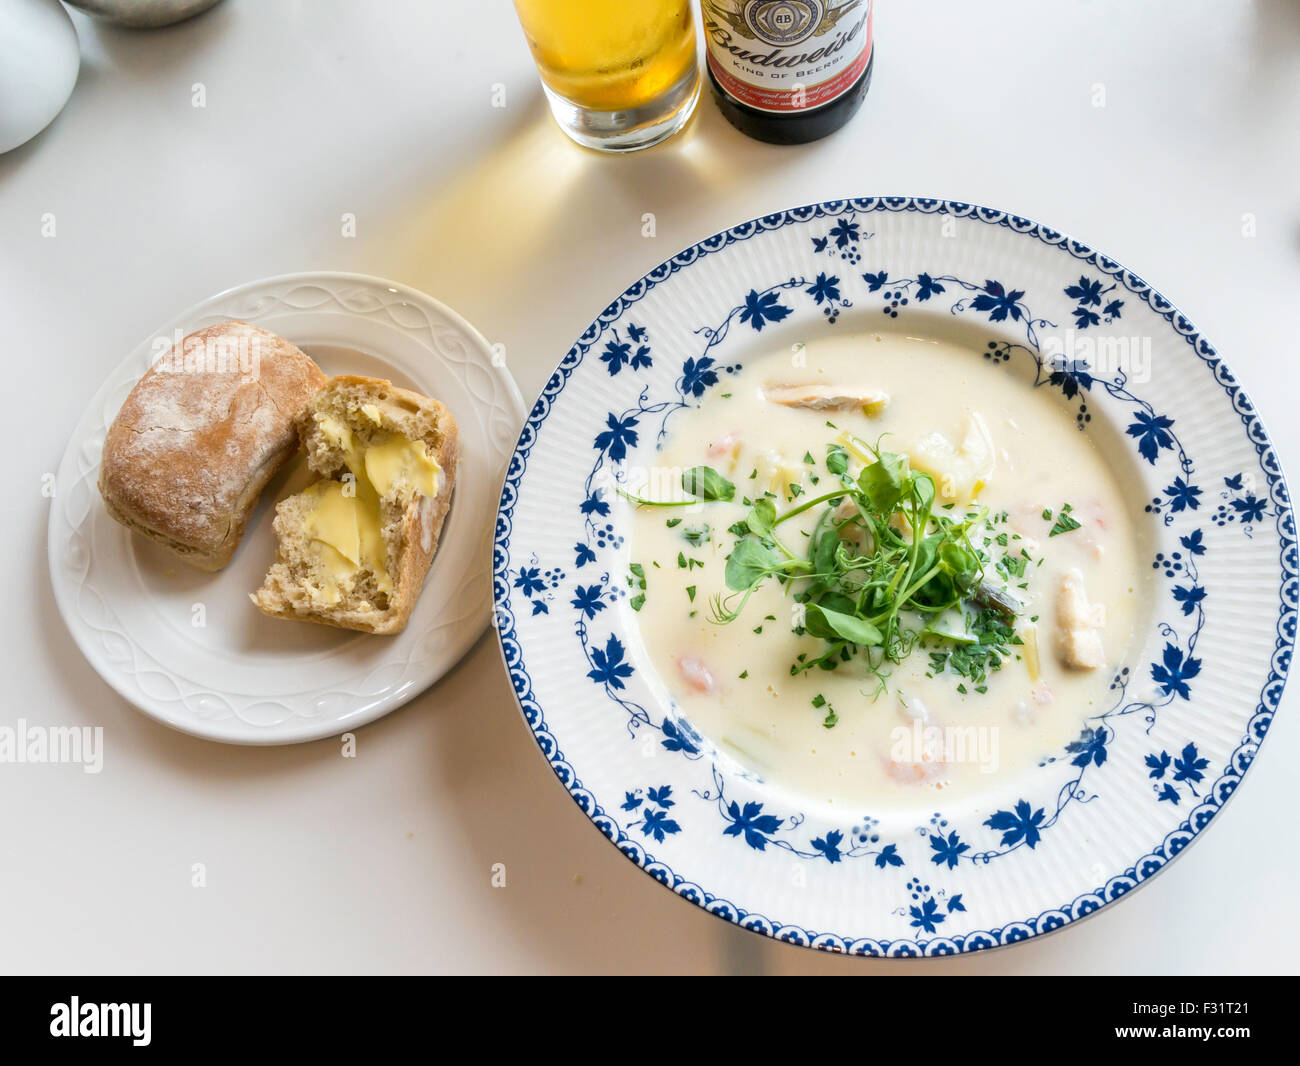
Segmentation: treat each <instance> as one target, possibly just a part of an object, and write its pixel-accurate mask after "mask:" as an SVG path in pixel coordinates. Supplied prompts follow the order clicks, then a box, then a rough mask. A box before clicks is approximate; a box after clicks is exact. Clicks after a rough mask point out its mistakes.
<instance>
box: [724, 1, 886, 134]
mask: <svg viewBox="0 0 1300 1066" xmlns="http://www.w3.org/2000/svg"><path fill="white" fill-rule="evenodd" d="M873 6H874V5H873V3H872V0H702V7H703V11H704V36H705V40H706V42H707V44H708V57H709V68H710V69H711V70H712V71H713V76H714V77H715V78H717V80H718V83H719V84H720V85H721V86H722V88H723V90H724V91H725V92H726V93H727V94H728V95H730V96H732V97H733V98H735V99H736V100H737V101H739V102H740V103H742V104H746V105H748V106H749V107H752V108H756V109H757V110H759V111H771V112H775V113H780V114H786V113H790V112H797V111H806V110H808V109H810V108H814V107H822V106H824V105H825V104H829V103H831V102H832V101H833V100H835V99H837V98H838V97H839V96H841V95H842V94H843V93H845V92H847V91H848V90H849V89H851V88H852V87H853V85H854V83H855V82H856V81H857V80H858V78H859V77H860V76H861V75H862V72H863V71H864V70H866V69H867V64H868V63H869V62H870V61H871V17H872V14H873V11H872V8H873Z"/></svg>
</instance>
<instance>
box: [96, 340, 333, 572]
mask: <svg viewBox="0 0 1300 1066" xmlns="http://www.w3.org/2000/svg"><path fill="white" fill-rule="evenodd" d="M326 380H327V379H326V376H325V374H324V373H323V372H322V371H321V369H320V367H318V366H317V365H316V364H315V363H314V362H313V361H312V360H311V359H310V358H309V357H308V356H306V355H304V354H303V353H302V352H301V351H299V350H298V349H297V348H296V347H294V346H293V345H292V344H290V343H289V342H288V341H287V340H285V339H284V338H283V337H278V336H276V335H275V334H274V333H269V332H268V331H266V330H264V329H260V328H259V327H257V326H250V325H248V324H247V323H245V322H223V323H221V324H220V325H216V326H209V327H208V328H207V329H201V330H199V331H198V332H196V333H191V334H190V335H189V336H187V337H185V338H184V340H183V341H182V342H181V343H180V344H179V345H173V346H172V348H171V349H170V350H169V351H167V352H166V353H164V354H163V355H162V356H161V357H160V358H159V359H158V361H157V362H155V363H154V365H153V366H152V367H150V368H149V370H148V371H147V372H146V373H145V375H144V377H142V378H141V379H140V380H139V381H138V382H137V383H136V385H135V387H134V388H133V389H132V390H131V392H130V395H128V396H127V398H126V402H125V403H123V404H122V409H121V410H120V411H119V412H118V413H117V417H116V418H114V419H113V424H112V425H111V426H109V429H108V434H107V436H106V437H105V438H104V452H103V456H102V459H101V462H100V468H99V491H100V494H101V495H102V496H103V497H104V503H105V505H106V506H107V508H108V513H109V514H110V515H112V516H113V517H114V518H115V519H117V521H119V522H121V523H122V524H123V525H124V526H126V527H127V528H129V529H131V530H133V531H135V532H136V533H139V534H140V535H141V536H145V537H148V538H149V539H150V540H153V541H156V542H158V543H159V544H161V545H163V546H164V547H166V548H168V549H170V550H171V551H172V552H173V553H174V554H175V555H176V556H177V557H178V558H179V559H181V560H182V561H184V562H186V563H188V564H189V565H190V566H194V567H197V568H198V569H200V570H220V569H221V568H222V567H223V566H225V565H226V563H228V562H229V561H230V558H231V556H232V555H233V554H234V553H235V549H236V548H237V547H238V546H239V541H240V539H241V538H242V537H243V535H244V527H245V526H246V525H247V524H248V519H249V516H250V515H251V514H252V513H253V509H254V507H255V506H256V505H257V498H258V496H259V495H260V494H261V492H262V489H263V488H264V487H265V486H266V483H267V482H268V481H270V480H271V478H272V477H273V476H274V475H275V473H276V471H277V470H279V469H280V467H281V466H283V465H284V463H285V462H286V461H287V460H288V459H289V458H290V457H291V456H292V455H293V454H294V453H295V452H296V451H297V450H298V433H297V429H296V427H295V422H296V419H297V418H298V416H299V415H300V414H301V413H302V411H303V409H304V408H305V407H306V406H307V403H308V402H309V401H310V400H311V398H312V396H313V395H315V394H316V392H317V391H318V390H319V389H320V388H321V386H322V385H323V384H324V383H325V381H326Z"/></svg>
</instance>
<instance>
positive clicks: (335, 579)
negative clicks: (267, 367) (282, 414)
mask: <svg viewBox="0 0 1300 1066" xmlns="http://www.w3.org/2000/svg"><path fill="white" fill-rule="evenodd" d="M298 433H299V436H300V437H301V439H302V443H303V446H304V447H305V448H306V450H307V463H308V466H310V467H311V469H312V470H313V471H315V472H316V473H318V474H320V475H321V480H320V481H317V482H316V483H315V484H312V485H309V486H308V487H307V488H306V489H305V490H304V491H302V492H300V493H298V494H297V495H296V496H290V497H288V498H287V499H284V500H282V501H280V503H279V504H278V505H277V506H276V510H275V523H274V526H273V528H274V529H275V533H276V536H277V537H278V538H279V541H280V547H279V552H278V554H277V557H276V561H275V562H274V563H273V564H272V566H271V569H270V570H269V571H268V572H267V575H266V580H265V581H264V582H263V583H262V587H261V588H260V589H258V590H257V592H255V593H253V596H252V599H253V602H254V603H255V604H256V605H257V607H258V609H259V610H261V611H263V612H265V613H266V614H269V615H274V616H275V617H277V618H297V619H301V620H302V621H306V622H319V623H322V624H324V625H331V626H339V627H341V628H343V629H357V630H361V631H362V632H365V633H388V634H392V633H400V632H401V631H402V630H403V629H404V628H405V627H406V623H407V621H408V620H409V619H410V617H411V611H412V610H413V609H414V607H415V602H416V600H417V599H419V596H420V590H421V588H422V586H423V584H424V578H425V575H426V574H427V573H428V571H429V564H430V562H431V561H432V560H433V556H434V553H435V552H436V551H437V548H438V538H439V535H440V534H441V532H442V523H443V520H444V519H445V518H446V516H447V509H448V507H449V505H450V503H451V493H452V489H453V487H454V486H455V483H456V465H457V462H458V460H459V458H460V431H459V429H458V428H457V426H456V420H455V419H454V418H453V417H452V416H451V412H450V411H448V410H447V408H446V407H444V406H443V405H442V404H441V403H439V402H438V401H437V400H431V399H429V398H428V397H426V396H421V395H420V394H419V393H415V392H410V391H409V390H407V389H400V388H398V387H397V386H395V385H394V384H393V383H392V382H391V381H384V380H382V379H379V378H366V377H356V376H352V375H344V376H342V377H336V378H332V379H330V381H329V382H328V383H327V384H326V385H325V387H324V388H323V389H321V390H320V392H318V393H317V394H316V396H315V398H314V399H313V400H312V401H311V403H310V404H309V405H308V407H307V409H306V411H305V412H304V413H303V414H302V416H301V417H300V418H299V420H298Z"/></svg>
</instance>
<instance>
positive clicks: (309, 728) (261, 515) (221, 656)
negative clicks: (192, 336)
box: [49, 273, 524, 744]
mask: <svg viewBox="0 0 1300 1066" xmlns="http://www.w3.org/2000/svg"><path fill="white" fill-rule="evenodd" d="M232 318H236V319H242V320H243V321H246V322H252V323H255V324H257V325H259V326H262V327H264V328H266V329H269V330H271V331H273V332H275V333H278V334H280V335H282V336H284V337H287V338H288V339H289V340H291V341H293V342H294V343H295V344H297V345H298V346H299V347H301V348H302V349H303V350H304V351H306V352H307V353H308V354H309V355H311V356H312V357H313V358H315V359H316V360H317V362H319V363H320V365H321V367H322V368H323V369H324V370H325V372H326V373H328V374H339V373H359V374H369V375H372V376H376V377H385V378H389V379H391V380H392V381H393V382H395V383H396V384H398V385H401V386H405V387H407V388H412V389H415V390H416V391H418V392H422V393H425V394H427V395H430V396H435V397H437V398H438V399H440V400H442V401H443V402H444V403H445V404H446V405H447V406H448V407H449V408H450V409H451V412H452V414H454V415H455V417H456V420H457V422H458V423H459V424H460V430H461V438H462V455H461V463H460V470H459V472H458V476H457V479H456V491H455V495H454V497H453V499H452V507H451V513H450V514H449V515H448V517H447V523H446V526H445V527H444V529H443V534H442V540H441V544H440V546H439V549H438V554H437V556H436V557H435V559H434V561H433V567H432V569H431V570H430V572H429V576H428V579H427V581H426V584H425V589H424V592H423V594H422V596H421V597H420V601H419V603H418V605H417V606H416V609H415V612H414V614H413V615H412V618H411V622H410V624H409V625H408V626H407V628H406V630H405V632H403V633H402V634H401V635H399V636H396V637H375V636H366V635H364V634H359V633H351V632H348V631H345V630H341V629H332V628H329V627H326V626H318V625H311V624H306V623H297V622H288V621H283V620H280V619H274V618H268V617H266V616H265V615H263V614H261V613H260V612H259V611H258V610H257V609H256V608H255V607H254V606H253V604H252V603H251V602H250V601H249V598H248V594H249V593H250V592H251V591H253V590H254V589H256V588H257V587H258V586H259V585H260V584H261V581H262V576H263V574H264V573H265V572H266V568H267V566H268V565H269V564H270V563H271V561H272V559H273V558H274V557H275V535H274V533H273V532H272V531H271V516H272V513H273V509H274V505H275V502H276V501H277V500H279V499H281V498H283V497H284V496H285V495H287V494H289V493H291V492H296V491H298V490H299V489H301V488H302V487H303V486H304V485H305V484H307V483H308V481H309V480H311V477H310V475H309V472H308V471H307V469H306V464H305V462H304V461H303V459H302V457H301V456H300V457H299V458H298V459H296V460H294V461H293V462H292V463H290V464H289V465H288V466H287V467H286V469H285V470H283V471H281V472H280V474H279V475H278V476H277V477H276V478H275V479H274V480H273V481H272V482H271V483H270V485H268V486H267V488H266V490H265V491H264V492H263V494H262V500H261V503H260V504H259V506H258V509H257V512H256V513H255V514H254V516H253V518H252V520H251V521H250V523H249V526H248V530H247V532H246V533H245V534H244V540H243V543H242V544H241V545H240V547H239V550H238V551H237V552H236V553H235V557H234V559H233V560H232V561H231V563H230V565H228V566H227V567H226V568H225V569H224V570H222V571H220V572H219V573H216V574H208V573H203V572H201V571H198V570H193V569H191V568H190V567H187V566H186V565H185V564H183V563H181V562H178V561H177V560H176V559H174V558H173V557H172V556H171V555H170V554H169V553H168V552H167V551H166V550H165V549H163V548H161V547H158V546H157V545H155V544H153V543H151V542H149V541H147V540H145V539H144V538H142V537H138V536H134V535H132V534H131V533H129V532H128V531H127V530H126V529H125V528H124V527H122V526H120V525H119V524H118V523H116V522H115V521H113V519H112V518H110V517H109V516H108V513H107V512H106V511H105V509H104V505H103V501H102V500H101V499H100V496H99V490H98V488H97V481H98V477H99V459H100V452H101V450H102V448H103V443H104V436H105V434H106V432H107V430H108V426H109V424H110V423H111V422H112V420H113V417H114V416H115V415H116V413H117V411H118V409H119V408H120V407H121V405H122V403H123V401H124V400H125V399H126V396H127V393H129V392H130V390H131V388H132V386H133V385H134V384H135V382H136V381H137V380H138V379H139V378H140V376H141V375H142V374H143V373H144V372H145V371H146V370H147V369H148V368H149V366H150V365H151V363H152V362H153V360H154V358H155V355H156V353H155V350H154V341H155V337H168V338H170V337H171V336H172V335H173V334H174V332H175V331H177V330H179V331H181V332H182V333H190V332H192V331H194V330H197V329H201V328H203V327H204V326H209V325H212V324H214V323H217V322H222V321H225V320H227V319H232ZM155 337H150V338H148V339H146V340H145V341H143V342H142V343H141V344H140V345H139V346H138V347H137V348H136V349H135V350H134V351H133V352H132V353H131V355H130V356H129V357H128V358H127V359H126V361H125V362H123V363H122V364H121V365H120V366H119V367H118V368H117V369H116V370H114V371H113V373H112V374H111V375H109V378H108V380H107V381H106V382H104V384H103V386H102V387H101V388H100V389H99V391H98V392H97V393H96V394H95V397H94V399H93V400H92V401H91V403H90V406H89V408H88V409H87V410H86V413H85V414H84V415H83V416H82V418H81V421H80V422H79V423H78V424H77V428H76V430H75V431H74V432H73V434H72V439H71V440H70V441H69V443H68V449H67V451H66V453H65V454H64V456H63V461H62V462H61V463H60V465H59V472H58V481H57V494H56V496H55V499H54V505H53V508H52V509H51V512H50V533H49V553H50V578H51V581H52V582H53V585H54V594H55V598H56V599H57V601H58V605H59V610H60V611H61V612H62V614H63V618H64V621H66V622H67V624H68V628H69V630H71V632H72V636H73V638H74V639H75V640H76V642H77V645H78V646H79V647H80V648H81V651H82V653H83V654H84V655H85V656H86V658H87V659H88V660H89V662H90V664H91V665H92V666H93V667H94V668H95V669H96V670H97V671H98V672H99V674H100V676H101V677H103V678H104V680H105V681H107V682H108V683H109V684H110V685H112V686H113V688H115V689H116V690H117V691H118V692H119V693H120V694H121V695H122V696H123V697H124V698H125V699H127V700H130V701H131V702H132V703H133V704H135V705H136V706H137V707H139V708H140V709H141V710H142V711H144V712H145V713H146V714H148V715H150V716H151V717H153V718H156V719H158V721H160V722H163V723H165V724H166V725H169V726H172V727H173V728H175V729H179V730H182V731H183V732H186V733H192V734H194V735H195V736H201V737H208V738H210V739H213V740H222V741H227V742H229V743H235V744H291V743H297V742H299V741H306V740H316V739H318V738H320V737H326V736H332V735H336V734H338V733H341V732H343V731H345V730H348V729H354V728H356V727H357V726H360V725H364V724H365V723H366V722H370V721H373V720H374V719H376V718H378V717H380V716H381V715H384V714H387V713H388V712H389V711H392V710H394V709H395V708H397V707H400V706H401V705H402V704H403V703H405V702H406V701H407V700H409V699H411V698H412V697H414V696H416V695H417V694H419V693H420V692H422V691H423V690H424V689H426V688H427V687H428V686H429V685H431V684H433V682H435V681H437V680H438V678H440V677H441V676H442V675H443V674H445V673H446V672H447V671H448V670H450V669H451V667H452V666H454V665H455V664H456V662H457V661H458V660H459V659H460V658H461V656H462V655H464V654H465V652H466V651H467V650H469V648H470V646H471V645H472V644H473V643H474V642H475V640H477V639H478V636H479V634H480V633H482V631H483V629H484V627H485V626H486V625H487V623H488V620H489V618H490V616H491V592H490V587H489V570H490V563H491V550H492V547H491V538H490V532H491V529H492V521H493V518H494V516H495V514H496V507H497V490H498V487H499V486H500V484H501V478H502V476H503V474H504V471H505V465H506V462H507V460H508V458H509V456H510V453H511V451H512V449H513V447H514V442H515V438H516V435H517V433H518V429H519V426H520V424H521V423H522V422H523V417H524V407H523V401H522V400H521V398H520V395H519V390H518V388H517V387H516V386H515V383H514V380H513V379H512V378H511V376H510V374H509V372H508V371H507V370H506V369H505V368H504V367H496V366H493V363H492V353H491V350H490V348H489V347H488V344H487V342H486V341H485V340H484V339H483V337H482V336H481V335H480V334H479V333H478V332H477V331H476V330H475V329H474V328H473V327H472V326H470V325H469V324H468V323H467V322H465V321H464V319H462V318H460V316H458V315H457V314H456V313H455V312H453V311H451V310H450V309H448V308H447V307H444V306H443V305H442V304H440V303H438V302H437V301H436V300H433V299H431V298H430V297H428V296H425V295H424V294H423V293H420V292H417V291H416V290H414V289H411V288H408V287H407V286H404V285H399V284H396V283H394V282H388V281H383V280H381V279H378V278H369V277H364V276H361V275H355V274H335V273H312V274H293V275H285V276H282V277H276V278H267V279H265V280H263V281H255V282H251V283H249V284H247V285H241V286H239V287H238V288H234V289H230V290H228V291H226V292H223V293H220V294H219V295H217V296H214V297H212V298H211V299H209V300H205V301H203V302H202V303H201V304H198V305H197V306H195V307H192V308H190V309H189V310H187V311H184V312H182V313H181V314H179V315H177V316H176V317H174V318H172V319H171V320H170V321H168V322H165V323H163V324H162V325H161V326H160V327H159V329H158V332H157V334H156V335H155Z"/></svg>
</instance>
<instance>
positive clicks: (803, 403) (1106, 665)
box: [625, 334, 1146, 810]
mask: <svg viewBox="0 0 1300 1066" xmlns="http://www.w3.org/2000/svg"><path fill="white" fill-rule="evenodd" d="M1048 393H1049V390H1046V389H1035V388H1033V387H1032V385H1031V384H1030V383H1029V382H1028V381H1025V380H1023V379H1022V378H1020V377H1018V376H1016V375H1015V374H1014V373H1013V372H1012V371H1011V369H1010V368H1008V367H1006V366H999V365H997V364H996V363H995V362H993V361H990V360H986V359H982V358H980V356H979V353H978V352H972V351H971V350H969V349H968V348H965V347H962V346H959V345H956V344H953V343H950V342H947V341H934V340H926V339H918V338H910V337H904V336H901V335H889V334H885V335H873V334H865V335H863V334H859V335H842V336H838V337H836V338H833V339H825V340H820V341H817V342H815V343H810V344H808V345H807V346H806V347H801V346H798V345H796V346H795V349H794V350H793V351H792V350H783V351H779V352H773V353H771V354H770V355H768V356H767V357H764V358H760V359H758V360H755V361H753V362H751V363H748V364H746V366H745V367H744V368H743V369H742V370H741V371H739V372H738V373H737V374H736V375H735V376H734V377H732V378H729V379H726V380H724V381H723V382H722V383H720V384H719V385H717V386H716V387H715V388H714V389H713V390H712V391H711V392H710V394H709V395H708V396H707V397H706V398H705V399H704V400H703V401H702V402H701V403H700V405H699V406H698V407H696V408H693V409H690V410H686V411H682V412H680V413H679V414H677V415H675V416H674V421H673V422H671V423H670V424H669V430H670V432H669V435H668V437H667V438H666V440H665V442H664V444H663V447H662V448H661V449H660V450H659V451H658V452H657V453H655V454H654V459H653V462H654V463H655V467H654V468H653V469H652V470H649V471H646V472H645V473H646V476H645V477H633V478H630V479H629V481H628V484H627V486H626V491H625V495H627V496H628V497H629V498H630V499H632V500H633V503H632V510H633V519H632V536H631V538H630V540H629V543H630V550H631V562H632V566H631V577H630V584H631V585H632V591H633V596H632V598H631V601H630V602H631V604H632V607H633V608H634V610H635V614H634V615H633V617H634V618H635V619H636V621H637V624H638V626H639V628H640V632H641V636H642V638H643V642H644V647H645V650H646V653H647V654H648V655H649V657H650V659H651V661H652V663H653V665H654V667H655V670H656V672H657V673H658V675H659V677H660V678H661V679H662V680H663V682H664V684H665V685H666V686H667V688H668V691H669V694H670V695H671V697H672V699H673V701H674V703H675V705H676V708H677V713H678V714H680V715H681V716H683V717H684V718H686V719H687V720H688V721H689V722H690V723H691V725H692V726H694V728H695V729H696V730H698V731H699V732H700V733H701V734H702V735H703V736H704V737H706V738H707V739H708V740H709V741H710V742H711V743H712V744H713V745H714V746H715V747H716V748H717V749H718V750H719V751H720V752H722V753H724V754H725V755H727V756H729V757H730V758H731V759H733V760H735V761H736V762H737V763H739V764H740V766H741V767H743V768H744V769H745V770H747V771H749V772H751V773H752V774H754V775H755V776H757V777H760V778H762V779H764V780H765V781H767V782H769V783H771V784H774V785H780V786H783V787H786V788H789V789H792V790H794V791H797V792H798V793H801V794H803V795H804V796H806V797H807V798H808V799H810V800H813V801H817V802H825V803H832V804H836V805H844V806H847V807H850V808H851V809H854V810H858V809H862V808H864V807H865V806H866V805H870V807H871V809H879V808H881V807H882V806H895V807H901V806H910V805H920V806H929V807H930V809H934V807H933V805H934V804H935V802H936V801H937V800H938V798H939V795H940V794H941V795H942V796H943V797H944V799H945V800H948V799H952V798H954V797H956V796H963V795H971V794H973V793H976V792H979V791H981V790H984V789H987V788H989V787H990V784H991V783H992V782H995V781H1004V780H1006V779H1007V778H1009V777H1012V776H1014V775H1016V774H1019V773H1022V772H1024V771H1026V770H1029V769H1031V768H1033V767H1034V766H1035V765H1037V764H1038V763H1040V762H1041V761H1043V760H1044V759H1046V758H1050V757H1059V756H1060V755H1062V753H1063V751H1064V746H1065V745H1066V744H1067V743H1069V742H1071V741H1076V740H1078V739H1079V736H1080V732H1081V730H1082V729H1083V727H1084V725H1085V719H1086V718H1087V717H1088V716H1089V715H1091V714H1095V713H1098V712H1100V711H1103V710H1105V709H1107V707H1108V706H1109V704H1108V701H1107V697H1108V695H1112V693H1111V692H1110V688H1109V686H1110V684H1111V681H1112V680H1113V678H1114V676H1115V674H1116V671H1117V670H1118V669H1119V668H1120V667H1121V666H1122V665H1123V663H1124V660H1125V657H1126V654H1127V652H1128V650H1129V645H1130V643H1131V641H1132V640H1133V637H1134V633H1135V628H1136V627H1137V624H1138V623H1139V621H1140V619H1139V617H1138V614H1139V605H1140V603H1141V602H1142V600H1143V598H1144V597H1143V582H1144V581H1145V580H1146V576H1145V574H1144V572H1143V570H1142V568H1140V567H1139V564H1138V556H1139V546H1138V544H1137V531H1136V529H1135V526H1134V523H1133V521H1132V519H1131V517H1130V515H1129V513H1128V511H1127V510H1126V507H1125V504H1124V502H1123V499H1122V497H1121V493H1120V489H1119V486H1118V485H1117V483H1116V479H1115V477H1114V475H1113V474H1112V472H1111V470H1110V469H1109V467H1108V465H1107V462H1106V461H1105V459H1104V458H1103V456H1102V454H1101V453H1100V452H1099V451H1098V450H1097V448H1096V447H1095V445H1094V443H1093V442H1092V440H1091V439H1090V436H1089V435H1088V434H1085V433H1082V432H1080V431H1079V428H1078V425H1077V424H1076V420H1075V417H1074V413H1073V412H1072V411H1071V410H1070V409H1068V408H1066V407H1065V406H1063V405H1062V404H1061V402H1060V397H1059V394H1056V393H1054V392H1053V393H1052V394H1051V395H1049V394H1048ZM692 499H695V500H699V501H700V502H695V503H687V504H685V505H683V502H682V501H684V500H687V501H689V500H692Z"/></svg>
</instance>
